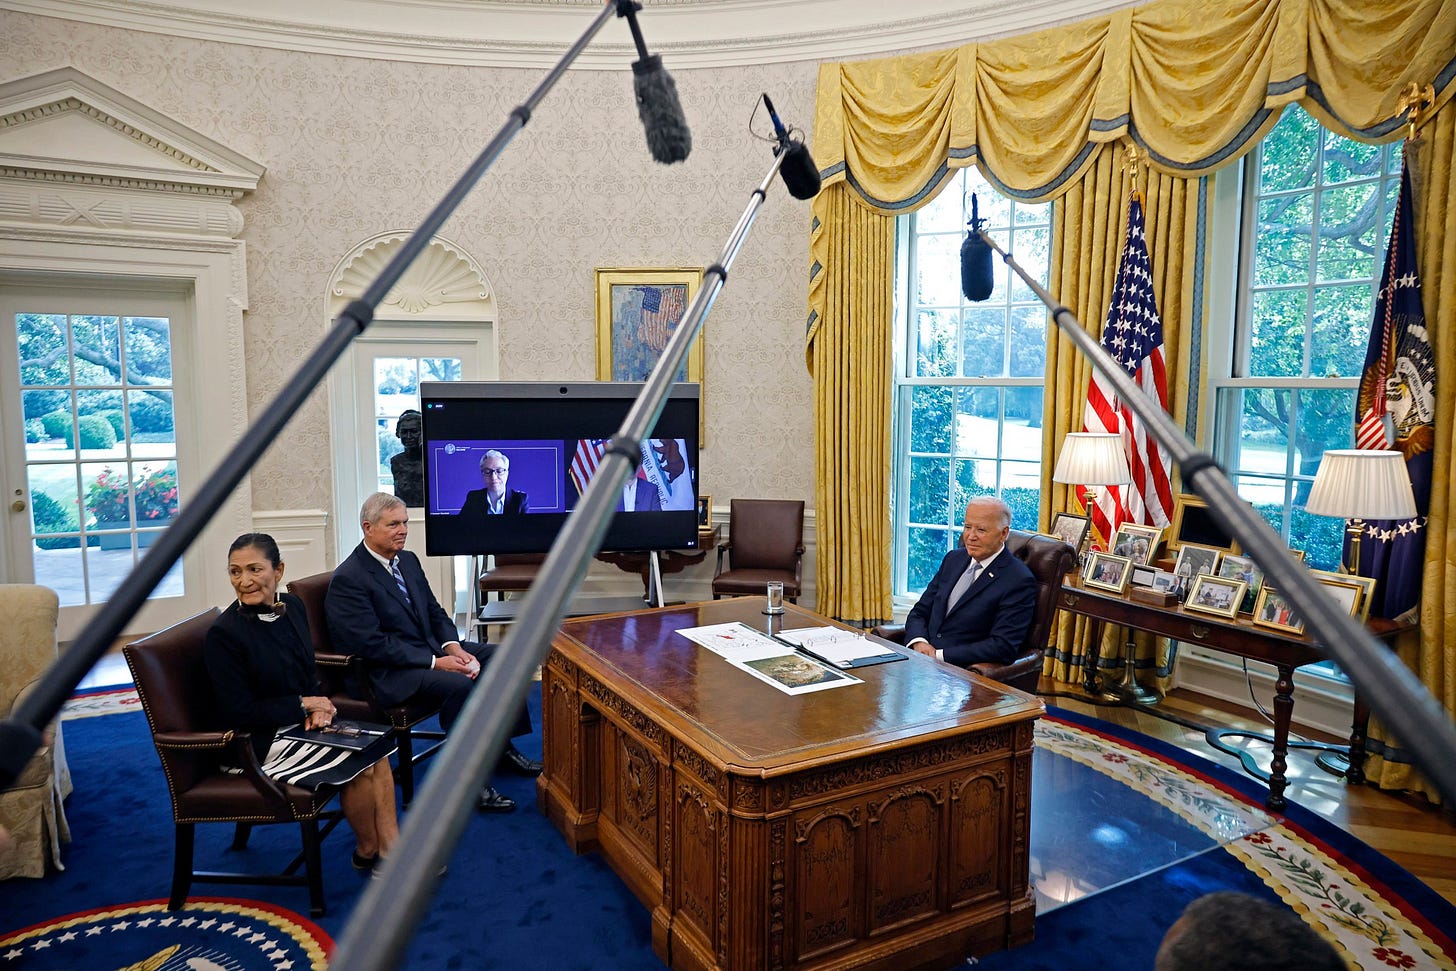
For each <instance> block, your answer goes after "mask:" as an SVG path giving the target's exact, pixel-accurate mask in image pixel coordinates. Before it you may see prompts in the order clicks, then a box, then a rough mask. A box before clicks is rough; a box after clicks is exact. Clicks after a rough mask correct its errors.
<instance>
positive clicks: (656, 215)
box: [0, 13, 816, 510]
mask: <svg viewBox="0 0 1456 971" xmlns="http://www.w3.org/2000/svg"><path fill="white" fill-rule="evenodd" d="M583 26H585V24H584V25H583ZM0 65H4V67H3V68H0V74H3V76H0V80H12V79H15V78H20V77H25V76H28V75H31V74H36V73H39V72H41V71H46V70H50V69H53V68H57V67H65V66H70V67H75V68H76V69H78V70H80V71H83V72H85V73H86V74H89V75H91V76H92V77H95V78H96V79H97V80H100V81H102V82H104V83H106V84H109V85H111V86H113V87H115V88H117V89H118V90H120V91H122V92H124V93H125V94H127V95H130V96H131V97H133V98H136V99H138V100H140V101H142V102H144V103H146V104H148V105H149V106H151V107H152V108H154V109H156V110H158V111H160V112H163V113H165V114H167V115H170V116H172V117H173V118H175V119H177V120H178V121H180V122H182V123H183V124H186V125H188V126H190V127H192V128H194V129H196V130H197V131H199V132H201V133H202V134H204V135H207V136H209V137H211V138H214V139H216V140H217V141H219V142H222V143H223V144H225V145H227V146H228V147H230V148H232V149H234V150H235V151H238V152H240V153H242V154H243V155H246V156H248V157H250V158H252V159H253V160H255V161H257V162H260V163H262V164H263V165H265V166H266V167H267V174H266V175H265V176H264V177H263V180H262V182H261V183H260V185H259V187H258V190H257V192H256V193H254V194H253V195H252V196H250V197H248V198H247V199H245V200H244V201H243V202H242V203H241V204H240V207H241V208H242V210H243V212H244V213H245V216H246V220H247V225H246V228H245V230H244V234H243V238H244V239H245V240H246V242H247V246H248V289H249V299H250V306H249V308H248V313H247V315H246V317H245V320H246V324H245V327H246V333H245V335H244V336H245V343H246V348H247V362H248V363H247V382H248V397H249V402H250V409H251V410H253V411H257V410H259V409H260V408H261V406H262V405H263V404H264V403H265V402H266V401H268V400H269V399H270V398H271V397H272V395H273V394H274V393H275V392H276V390H277V389H278V387H279V386H280V385H281V384H282V382H283V381H284V380H286V379H287V377H288V376H289V375H290V374H291V373H292V371H293V369H294V367H295V366H296V364H297V362H298V361H299V360H300V359H301V358H302V357H303V356H304V355H305V354H306V353H307V352H308V351H310V350H311V349H312V348H313V347H314V345H315V344H316V342H317V341H318V339H319V338H320V336H321V335H322V334H323V333H324V331H325V330H326V329H327V325H328V322H327V319H326V313H327V310H326V308H327V300H326V286H327V283H328V279H329V275H330V273H331V272H332V271H333V269H334V268H335V266H336V265H337V263H338V262H339V260H340V259H341V258H343V257H344V256H345V255H346V254H348V253H349V252H350V251H351V250H352V249H353V248H354V247H355V246H357V245H358V244H359V243H360V242H362V241H364V240H366V239H368V238H370V237H372V236H374V235H376V234H378V233H381V232H385V231H389V230H408V229H412V228H413V227H414V226H415V225H416V224H417V223H418V222H419V220H420V218H421V217H422V216H423V214H424V213H425V212H426V211H427V210H428V209H429V208H430V207H431V206H432V205H434V204H435V202H436V201H438V199H439V198H440V196H441V195H443V193H444V191H445V189H446V188H447V187H448V186H449V185H450V184H451V183H453V182H454V180H455V179H456V178H457V177H458V176H459V174H460V173H461V172H462V171H464V169H465V167H466V166H467V165H468V164H469V162H470V161H471V160H472V159H474V158H475V156H476V155H477V154H478V153H479V151H480V150H481V148H482V147H483V146H484V145H485V143H486V142H487V141H488V140H489V139H490V137H491V136H492V135H494V133H495V132H496V131H497V129H498V128H499V127H500V125H501V124H502V123H503V122H504V120H505V119H506V117H507V113H508V112H509V111H510V110H511V108H512V107H513V106H515V105H516V104H518V103H520V102H521V101H523V100H524V99H525V98H526V96H527V95H528V93H529V92H530V91H531V90H532V89H533V88H534V87H535V86H536V85H537V84H538V83H539V82H540V80H541V77H542V72H540V71H538V70H534V69H532V70H524V69H511V68H476V67H453V66H440V65H410V64H403V63H397V62H390V61H375V60H365V59H358V58H346V57H337V56H331V55H320V54H304V53H292V52H284V51H274V50H264V49H260V48H254V47H245V46H240V45H229V44H221V43H213V42H206V41H192V40H183V39H173V38H165V37H161V36H157V35H154V34H148V33H142V32H136V31H128V30H121V29H113V28H107V27H98V26H94V25H88V24H77V23H72V22H68V21H61V20H52V19H49V18H44V17H35V16H30V15H24V14H15V13H0ZM668 67H669V69H671V63H670V59H669V64H668ZM673 75H674V78H675V79H676V82H677V86H678V92H679V95H680V97H681V99H682V102H683V106H684V109H685V112H686V114H687V118H688V123H689V125H690V126H691V128H692V134H693V151H692V155H691V157H690V158H689V159H688V160H687V161H686V162H685V163H681V164H678V165H674V166H671V167H664V166H659V165H657V164H655V163H654V162H652V160H651V158H650V156H649V155H648V153H647V148H646V144H645V140H644V137H643V133H642V126H641V124H640V122H639V121H638V119H637V113H636V107H635V105H634V104H633V95H632V79H631V72H630V68H629V62H627V61H624V63H623V65H622V70H621V71H620V72H616V73H605V72H598V71H594V72H575V73H570V72H569V73H568V74H567V75H566V76H565V77H564V78H563V79H562V81H561V82H560V83H559V84H558V86H557V87H556V88H555V89H554V90H553V91H552V92H551V94H550V95H549V96H548V97H547V98H546V100H545V101H544V102H543V103H542V104H541V105H540V106H539V108H538V109H537V112H536V116H535V117H534V118H533V119H532V121H531V123H530V124H528V125H527V126H526V128H525V129H524V130H523V131H522V132H521V133H520V134H518V135H517V136H516V138H515V140H514V141H513V142H512V143H511V145H510V146H509V147H508V148H507V149H506V151H505V152H504V154H503V155H502V156H501V158H500V159H499V160H498V161H497V163H496V164H495V166H494V167H493V169H492V170H491V171H490V172H489V173H488V174H487V175H486V177H485V178H484V180H482V183H481V184H480V185H479V186H477V187H476V189H475V190H474V191H473V192H472V193H471V194H470V196H469V197H468V198H467V200H466V201H465V203H464V204H463V205H462V207H461V209H460V210H459V211H458V212H457V213H456V215H455V216H454V217H453V218H452V219H451V220H450V221H449V222H448V223H447V224H446V225H445V227H444V229H443V230H442V235H443V236H445V237H446V238H448V239H450V240H451V241H453V242H454V243H456V244H458V245H459V246H460V247H461V248H462V249H464V250H465V251H466V252H468V253H470V254H471V255H472V256H473V257H474V258H475V259H476V260H477V261H478V262H479V263H480V265H481V266H482V267H483V269H484V271H485V274H486V276H487V278H488V279H489V280H490V281H491V283H492V284H493V285H494V286H495V288H496V299H497V303H498V306H499V313H500V316H499V340H500V355H501V361H500V364H501V377H502V378H505V379H512V380H590V379H593V378H594V377H595V341H596V334H595V323H594V319H593V318H594V310H593V306H594V293H593V286H594V284H593V273H592V271H593V269H594V268H595V267H598V266H614V267H622V266H704V265H707V264H709V263H712V262H714V261H715V260H716V259H717V258H718V256H719V254H720V253H721V251H722V247H723V245H724V243H725V241H726V240H727V237H728V235H729V233H730V232H731V231H732V229H733V226H734V225H735V223H736V222H737V220H738V218H739V216H740V215H741V213H742V212H743V209H744V208H745V206H746V205H747V204H748V202H749V193H750V192H751V190H752V189H753V188H754V187H755V186H756V185H757V184H758V181H759V180H760V179H761V178H762V176H763V173H764V172H765V171H766V170H767V168H768V166H769V164H770V161H771V159H772V154H771V149H770V147H769V146H768V144H766V143H762V142H758V141H755V140H753V138H752V137H751V136H750V135H749V134H748V130H747V128H748V122H749V118H750V115H751V114H752V112H753V108H754V102H755V99H756V98H757V96H758V94H759V93H760V92H762V91H768V92H769V93H770V95H771V96H772V97H773V99H774V103H775V106H776V108H777V109H778V111H779V114H780V116H781V117H783V118H785V119H786V120H787V121H790V122H794V123H797V124H798V125H800V126H801V127H803V128H805V129H806V130H810V129H812V113H813V102H814V86H815V75H816V66H815V65H814V64H812V63H807V62H803V63H794V64H778V65H767V66H761V67H753V68H715V69H703V70H696V71H682V70H677V71H673ZM756 127H759V128H763V127H766V119H763V118H762V117H760V121H759V124H758V125H757V126H756ZM809 219H810V216H809V206H808V204H807V203H803V202H798V201H795V200H793V199H791V198H789V196H788V194H787V193H786V192H784V191H783V189H782V186H781V185H778V186H776V188H775V190H774V191H771V192H770V194H769V198H768V203H767V205H765V206H764V207H763V209H762V210H761V211H760V213H759V216H758V219H757V222H756V223H755V225H754V228H753V230H752V232H751V234H750V236H749V239H748V241H747V243H746V244H745V246H744V247H743V249H742V251H741V252H740V253H739V255H738V258H737V262H736V263H735V265H734V267H733V272H732V273H731V274H730V277H729V279H728V282H727V284H726V286H725V287H724V290H723V292H722V294H721V295H720V297H719V299H718V301H717V303H716V304H715V306H714V308H713V312H712V313H711V314H710V316H709V318H708V321H707V328H706V332H705V339H706V341H707V344H706V375H705V381H704V385H705V391H704V396H705V408H706V423H707V445H706V447H705V448H704V451H703V453H702V473H701V489H702V491H703V492H705V493H708V494H711V495H712V496H713V497H714V501H715V503H718V504H724V505H726V503H727V500H728V499H729V498H731V497H733V496H758V497H775V498H803V499H804V500H806V502H807V503H809V505H810V506H812V505H813V499H814V496H813V482H814V478H813V455H814V450H813V432H812V421H813V400H812V396H811V386H810V379H809V375H808V372H807V370H806V369H805V366H804V354H803V332H804V317H805V312H806V310H805V308H806V300H807V289H808V284H807V281H808V230H809ZM327 410H328V401H327V394H326V393H325V392H324V390H323V389H320V390H318V391H317V392H315V394H314V395H313V396H312V397H311V398H310V399H309V402H308V404H307V406H306V407H305V408H304V409H303V410H302V411H301V412H300V413H299V414H298V415H297V416H296V417H295V419H294V420H293V422H292V423H291V424H290V425H289V426H288V428H287V429H286V430H285V431H284V433H283V434H282V435H281V436H280V437H279V439H278V440H277V442H275V443H274V445H273V447H272V448H271V449H270V451H269V452H268V453H267V455H266V456H265V457H264V459H263V460H262V462H260V464H259V466H258V468H257V469H256V470H255V472H254V474H253V479H252V488H253V501H254V507H255V509H259V510H265V509H300V508H320V509H332V508H333V502H332V495H331V493H332V483H331V475H332V473H331V470H330V469H329V467H328V466H327V465H326V464H324V463H322V462H320V461H319V460H318V457H319V456H322V455H327V454H329V441H328V439H329V431H328V411H327Z"/></svg>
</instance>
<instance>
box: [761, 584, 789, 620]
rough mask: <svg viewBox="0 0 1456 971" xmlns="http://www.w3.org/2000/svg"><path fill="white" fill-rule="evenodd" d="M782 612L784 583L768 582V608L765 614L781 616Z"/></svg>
mask: <svg viewBox="0 0 1456 971" xmlns="http://www.w3.org/2000/svg"><path fill="white" fill-rule="evenodd" d="M783 612H784V581H782V580H770V581H769V582H768V608H767V609H766V610H764V613H766V614H781V613H783Z"/></svg>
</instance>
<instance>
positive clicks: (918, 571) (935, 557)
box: [905, 526, 956, 590]
mask: <svg viewBox="0 0 1456 971" xmlns="http://www.w3.org/2000/svg"><path fill="white" fill-rule="evenodd" d="M905 538H906V543H907V546H908V554H909V556H908V559H909V564H908V568H907V569H906V576H905V581H906V585H907V586H908V587H909V589H911V590H924V589H925V587H926V585H927V584H929V583H930V578H931V577H933V576H935V571H936V568H938V567H939V566H940V561H941V560H942V559H944V558H945V553H946V550H948V549H950V544H951V543H952V542H954V541H955V539H956V533H954V532H952V531H951V530H948V529H926V528H924V527H923V526H912V527H910V528H909V529H908V530H906V537H905Z"/></svg>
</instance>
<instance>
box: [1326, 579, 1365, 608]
mask: <svg viewBox="0 0 1456 971" xmlns="http://www.w3.org/2000/svg"><path fill="white" fill-rule="evenodd" d="M1315 579H1316V580H1318V581H1319V582H1320V586H1322V587H1324V589H1325V591H1326V592H1327V593H1329V594H1330V596H1332V597H1334V598H1335V600H1336V601H1337V602H1338V603H1339V605H1340V606H1341V607H1343V608H1344V609H1345V613H1347V614H1349V615H1350V616H1351V617H1359V616H1360V599H1361V598H1362V597H1363V596H1364V595H1365V591H1364V590H1363V589H1362V588H1361V587H1360V584H1358V583H1351V582H1349V581H1348V580H1346V579H1345V578H1344V577H1342V576H1331V575H1328V574H1326V575H1324V576H1317V577H1315Z"/></svg>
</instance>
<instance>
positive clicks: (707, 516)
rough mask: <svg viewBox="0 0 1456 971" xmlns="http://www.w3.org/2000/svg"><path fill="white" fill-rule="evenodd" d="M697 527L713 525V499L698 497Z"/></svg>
mask: <svg viewBox="0 0 1456 971" xmlns="http://www.w3.org/2000/svg"><path fill="white" fill-rule="evenodd" d="M698 525H699V526H711V525H713V497H712V496H698Z"/></svg>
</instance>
